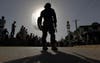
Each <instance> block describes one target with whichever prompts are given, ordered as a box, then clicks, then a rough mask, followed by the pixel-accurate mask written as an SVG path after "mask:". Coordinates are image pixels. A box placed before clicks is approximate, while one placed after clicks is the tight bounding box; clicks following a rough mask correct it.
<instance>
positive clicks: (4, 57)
mask: <svg viewBox="0 0 100 63" xmlns="http://www.w3.org/2000/svg"><path fill="white" fill-rule="evenodd" d="M58 49H59V51H57V52H54V51H52V50H51V48H50V47H49V50H48V52H45V53H43V52H41V50H42V48H41V47H0V62H5V63H100V45H91V46H88V45H87V46H74V47H58Z"/></svg>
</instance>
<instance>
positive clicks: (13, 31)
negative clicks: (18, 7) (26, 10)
mask: <svg viewBox="0 0 100 63" xmlns="http://www.w3.org/2000/svg"><path fill="white" fill-rule="evenodd" d="M15 24H16V21H14V22H13V23H12V30H11V38H14V34H15V27H16V25H15Z"/></svg>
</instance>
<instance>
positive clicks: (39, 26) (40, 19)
mask: <svg viewBox="0 0 100 63" xmlns="http://www.w3.org/2000/svg"><path fill="white" fill-rule="evenodd" d="M41 23H42V13H41V14H40V17H38V20H37V24H38V28H39V29H40V30H42V25H41Z"/></svg>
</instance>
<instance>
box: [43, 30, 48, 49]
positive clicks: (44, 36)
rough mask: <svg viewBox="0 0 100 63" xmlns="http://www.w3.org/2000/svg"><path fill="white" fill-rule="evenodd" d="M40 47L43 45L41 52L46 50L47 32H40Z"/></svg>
mask: <svg viewBox="0 0 100 63" xmlns="http://www.w3.org/2000/svg"><path fill="white" fill-rule="evenodd" d="M42 32H43V33H42V45H43V50H45V51H46V50H47V49H48V48H47V43H46V37H47V31H42Z"/></svg>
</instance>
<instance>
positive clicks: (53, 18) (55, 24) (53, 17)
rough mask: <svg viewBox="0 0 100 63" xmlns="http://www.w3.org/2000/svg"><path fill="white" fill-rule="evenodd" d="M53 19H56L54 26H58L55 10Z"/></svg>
mask: <svg viewBox="0 0 100 63" xmlns="http://www.w3.org/2000/svg"><path fill="white" fill-rule="evenodd" d="M53 19H54V26H55V28H56V27H57V18H56V13H55V11H54V10H53Z"/></svg>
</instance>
